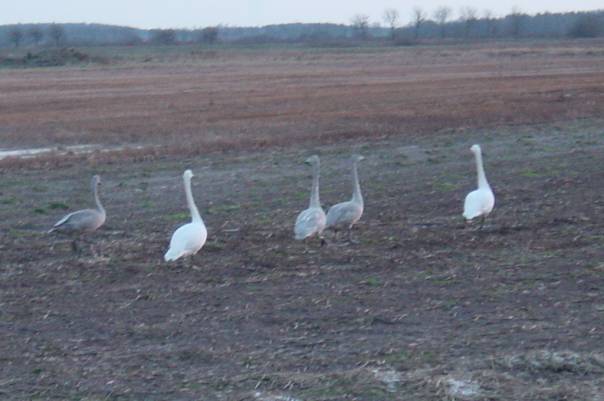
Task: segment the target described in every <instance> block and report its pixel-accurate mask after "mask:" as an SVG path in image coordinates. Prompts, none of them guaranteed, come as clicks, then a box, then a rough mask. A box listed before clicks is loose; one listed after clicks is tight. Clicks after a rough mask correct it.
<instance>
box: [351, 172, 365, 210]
mask: <svg viewBox="0 0 604 401" xmlns="http://www.w3.org/2000/svg"><path fill="white" fill-rule="evenodd" d="M357 164H358V163H357V162H356V161H355V162H353V163H352V201H353V202H356V203H359V204H360V205H361V206H362V205H363V195H362V194H361V185H360V184H359V172H358V171H357Z"/></svg>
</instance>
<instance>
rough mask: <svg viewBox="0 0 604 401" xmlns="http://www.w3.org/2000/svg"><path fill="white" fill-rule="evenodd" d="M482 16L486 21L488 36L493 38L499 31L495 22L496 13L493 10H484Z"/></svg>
mask: <svg viewBox="0 0 604 401" xmlns="http://www.w3.org/2000/svg"><path fill="white" fill-rule="evenodd" d="M482 18H483V19H484V23H485V30H486V36H487V37H489V38H492V37H493V36H495V34H496V33H497V32H496V30H497V24H495V15H494V14H493V12H492V11H491V10H484V11H483V12H482Z"/></svg>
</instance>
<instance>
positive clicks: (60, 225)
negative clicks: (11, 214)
mask: <svg viewBox="0 0 604 401" xmlns="http://www.w3.org/2000/svg"><path fill="white" fill-rule="evenodd" d="M100 184H101V177H99V176H98V175H95V176H93V177H92V192H93V194H94V201H95V203H96V209H83V210H78V211H77V212H73V213H69V214H68V215H67V216H65V217H63V218H62V219H61V220H59V221H58V222H57V223H56V224H55V225H54V226H53V227H52V228H51V229H50V230H49V231H48V233H53V232H58V233H61V234H66V235H70V236H76V238H75V239H74V240H73V242H72V248H73V250H74V252H75V251H77V250H78V246H77V237H80V236H82V235H84V234H90V233H92V232H94V231H96V230H97V229H98V228H99V227H101V226H102V225H103V224H104V223H105V218H106V217H107V215H106V213H105V208H103V205H102V204H101V201H100V199H99V185H100Z"/></svg>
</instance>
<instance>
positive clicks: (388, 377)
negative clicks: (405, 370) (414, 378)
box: [371, 369, 401, 393]
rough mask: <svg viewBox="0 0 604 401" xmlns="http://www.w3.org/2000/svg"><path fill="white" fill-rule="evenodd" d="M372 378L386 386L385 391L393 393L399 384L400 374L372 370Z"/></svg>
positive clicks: (392, 371) (393, 371) (391, 371)
mask: <svg viewBox="0 0 604 401" xmlns="http://www.w3.org/2000/svg"><path fill="white" fill-rule="evenodd" d="M371 373H373V376H375V378H376V379H377V380H379V381H381V382H382V383H384V384H385V385H386V389H387V390H388V391H389V392H391V393H394V392H396V390H397V387H398V385H399V384H400V382H401V374H400V373H399V372H397V371H395V370H383V369H373V370H372V371H371Z"/></svg>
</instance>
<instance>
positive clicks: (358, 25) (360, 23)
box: [351, 14, 369, 40]
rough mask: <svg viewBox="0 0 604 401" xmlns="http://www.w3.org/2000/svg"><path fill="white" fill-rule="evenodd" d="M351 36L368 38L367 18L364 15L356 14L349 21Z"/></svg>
mask: <svg viewBox="0 0 604 401" xmlns="http://www.w3.org/2000/svg"><path fill="white" fill-rule="evenodd" d="M351 23H352V29H353V34H354V36H355V37H356V38H359V39H363V40H364V39H367V38H369V16H368V15H365V14H357V15H355V16H354V17H352V20H351Z"/></svg>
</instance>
